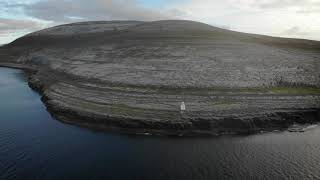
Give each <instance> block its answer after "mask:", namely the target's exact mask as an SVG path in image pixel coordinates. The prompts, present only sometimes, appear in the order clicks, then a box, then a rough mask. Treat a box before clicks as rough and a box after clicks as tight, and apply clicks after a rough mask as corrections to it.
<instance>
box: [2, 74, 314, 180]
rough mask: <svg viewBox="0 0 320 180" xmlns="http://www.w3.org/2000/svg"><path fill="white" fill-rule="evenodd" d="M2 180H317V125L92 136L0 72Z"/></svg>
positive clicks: (19, 79)
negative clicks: (243, 132)
mask: <svg viewBox="0 0 320 180" xmlns="http://www.w3.org/2000/svg"><path fill="white" fill-rule="evenodd" d="M0 179H1V180H6V179H23V180H29V179H39V180H46V179H57V180H63V179H68V180H71V179H92V180H93V179H97V180H101V179H107V180H113V179H115V180H122V179H124V180H127V179H128V180H129V179H136V180H143V179H149V180H154V179H155V180H156V179H163V180H170V179H175V180H176V179H177V180H180V179H181V180H188V179H195V180H202V179H272V180H273V179H297V180H301V179H320V128H314V129H312V130H310V131H307V132H304V133H290V132H277V133H276V132H275V133H265V134H258V135H250V136H223V137H215V138H166V137H145V136H133V135H132V136H129V135H118V134H112V133H105V132H95V131H91V130H88V129H85V128H79V127H76V126H72V125H67V124H63V123H61V122H59V121H56V120H54V119H53V118H52V117H51V116H50V115H49V114H48V112H47V111H46V109H45V107H44V105H43V104H42V103H41V101H40V97H39V95H38V94H37V93H36V92H34V91H32V90H31V89H30V88H29V87H28V85H27V83H26V81H25V79H24V76H23V73H22V72H21V71H19V70H14V69H8V68H0Z"/></svg>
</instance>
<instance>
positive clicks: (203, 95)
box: [0, 21, 320, 135]
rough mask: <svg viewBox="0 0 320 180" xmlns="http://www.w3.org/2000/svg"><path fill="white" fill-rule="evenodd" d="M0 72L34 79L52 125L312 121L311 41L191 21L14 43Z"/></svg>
mask: <svg viewBox="0 0 320 180" xmlns="http://www.w3.org/2000/svg"><path fill="white" fill-rule="evenodd" d="M0 64H1V65H6V66H15V67H19V68H27V69H32V70H34V71H33V73H30V75H29V76H30V77H29V84H30V86H31V87H33V88H35V89H37V90H39V91H40V92H41V94H43V100H44V102H45V104H46V105H47V107H48V109H49V111H50V112H51V113H52V114H53V115H54V116H55V117H57V119H59V120H63V121H65V122H68V123H75V124H81V125H85V126H91V127H92V126H93V127H97V128H101V129H119V128H121V129H125V130H126V131H129V132H138V133H156V134H175V135H177V134H179V135H184V134H201V133H205V134H219V133H239V132H252V131H260V130H271V129H279V128H285V127H288V126H289V125H290V124H293V123H295V122H298V123H303V122H308V123H310V122H316V121H318V120H319V119H320V117H319V114H320V113H319V109H320V42H318V41H310V40H299V39H285V38H276V37H268V36H260V35H253V34H245V33H239V32H234V31H228V30H224V29H220V28H216V27H212V26H209V25H206V24H203V23H198V22H192V21H156V22H138V21H111V22H85V23H75V24H68V25H62V26H57V27H53V28H49V29H45V30H42V31H38V32H34V33H31V34H29V35H27V36H24V37H22V38H20V39H17V40H16V41H14V42H12V43H10V44H8V45H5V46H3V47H1V48H0ZM182 101H183V102H185V104H186V108H187V109H186V111H184V112H181V111H180V103H181V102H182Z"/></svg>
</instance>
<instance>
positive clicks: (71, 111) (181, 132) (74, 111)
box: [0, 63, 320, 137]
mask: <svg viewBox="0 0 320 180" xmlns="http://www.w3.org/2000/svg"><path fill="white" fill-rule="evenodd" d="M0 66H1V67H8V68H17V69H21V70H23V71H25V72H26V76H27V79H28V85H29V87H30V88H32V89H33V90H35V91H37V92H38V93H39V94H40V96H41V100H42V102H43V103H44V105H45V106H46V107H47V110H48V112H49V113H50V114H51V115H52V116H53V117H54V118H55V119H57V120H58V121H61V122H63V123H67V124H72V125H77V126H81V127H85V128H89V129H93V130H99V131H114V132H120V133H125V134H138V135H156V136H178V137H179V136H220V135H226V134H228V135H236V134H255V133H260V132H270V131H274V130H285V129H288V128H289V127H290V126H291V125H293V124H294V123H296V122H299V123H301V124H304V123H311V124H312V123H317V122H319V121H320V108H310V109H292V110H288V109H287V110H285V111H283V110H279V111H271V112H270V113H269V114H268V113H267V114H260V117H259V116H258V115H256V116H252V117H250V118H248V119H243V118H242V117H239V118H237V117H229V118H228V117H225V118H224V119H222V120H219V119H216V120H214V119H197V120H194V121H192V120H191V121H186V122H187V123H183V122H178V123H175V122H173V123H172V122H169V121H165V122H161V121H158V122H152V121H149V122H148V121H144V120H143V119H135V118H126V117H112V116H109V115H107V114H99V113H96V112H90V111H86V110H83V109H81V108H80V109H79V108H77V107H74V106H63V105H61V102H58V103H56V102H57V101H55V100H54V99H50V97H49V96H47V95H46V92H45V91H46V89H48V87H45V85H44V84H42V83H41V81H34V79H33V76H34V75H35V74H36V72H37V70H36V67H32V66H25V65H20V64H14V63H0ZM212 121H221V122H223V121H227V122H228V123H226V124H225V123H224V124H221V125H216V126H213V125H212V124H211V123H212ZM190 122H191V124H190ZM239 122H241V123H240V126H239ZM264 123H265V125H263V126H261V127H258V126H257V125H261V124H264ZM232 126H234V127H232ZM237 126H239V127H238V128H237Z"/></svg>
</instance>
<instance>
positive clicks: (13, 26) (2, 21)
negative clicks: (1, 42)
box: [0, 18, 42, 32]
mask: <svg viewBox="0 0 320 180" xmlns="http://www.w3.org/2000/svg"><path fill="white" fill-rule="evenodd" d="M41 27H42V25H41V24H40V23H38V22H35V21H32V20H16V19H6V18H0V32H7V31H33V30H37V29H40V28H41Z"/></svg>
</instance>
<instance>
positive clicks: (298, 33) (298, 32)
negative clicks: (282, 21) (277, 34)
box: [282, 26, 308, 36]
mask: <svg viewBox="0 0 320 180" xmlns="http://www.w3.org/2000/svg"><path fill="white" fill-rule="evenodd" d="M282 34H283V35H289V36H304V35H308V32H305V31H302V30H301V29H300V28H299V27H298V26H294V27H291V28H289V29H287V30H285V31H284V32H282Z"/></svg>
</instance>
